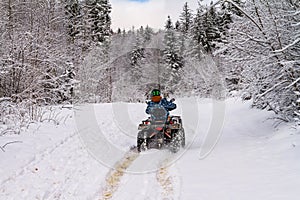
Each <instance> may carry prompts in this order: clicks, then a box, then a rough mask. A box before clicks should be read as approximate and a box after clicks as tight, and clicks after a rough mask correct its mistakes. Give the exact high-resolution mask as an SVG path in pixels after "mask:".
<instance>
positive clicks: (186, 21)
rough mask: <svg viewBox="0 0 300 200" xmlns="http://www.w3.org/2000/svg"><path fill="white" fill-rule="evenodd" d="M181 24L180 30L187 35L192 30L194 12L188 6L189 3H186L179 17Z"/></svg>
mask: <svg viewBox="0 0 300 200" xmlns="http://www.w3.org/2000/svg"><path fill="white" fill-rule="evenodd" d="M179 19H180V21H179V23H180V30H181V32H182V33H184V34H187V33H188V32H189V30H190V28H191V24H192V19H193V16H192V11H191V9H190V8H189V6H188V3H187V2H186V3H185V4H184V6H183V11H182V12H181V14H180V16H179Z"/></svg>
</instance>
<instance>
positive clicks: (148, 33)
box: [144, 25, 154, 43]
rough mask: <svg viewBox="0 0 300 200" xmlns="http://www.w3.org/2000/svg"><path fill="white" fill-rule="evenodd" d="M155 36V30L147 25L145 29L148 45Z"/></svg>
mask: <svg viewBox="0 0 300 200" xmlns="http://www.w3.org/2000/svg"><path fill="white" fill-rule="evenodd" d="M153 34H154V31H153V29H152V28H150V27H149V26H148V25H147V26H146V28H145V34H144V41H145V42H146V43H148V42H150V41H151V38H152V36H153Z"/></svg>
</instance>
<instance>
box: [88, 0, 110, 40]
mask: <svg viewBox="0 0 300 200" xmlns="http://www.w3.org/2000/svg"><path fill="white" fill-rule="evenodd" d="M86 6H87V9H88V11H87V13H88V19H87V20H88V25H89V27H88V31H89V34H90V37H91V40H92V41H93V42H95V43H98V44H103V43H105V42H107V41H108V40H109V39H108V38H109V36H110V35H111V32H110V31H111V30H110V25H111V18H110V16H109V14H110V12H111V5H110V4H109V2H108V0H87V2H86Z"/></svg>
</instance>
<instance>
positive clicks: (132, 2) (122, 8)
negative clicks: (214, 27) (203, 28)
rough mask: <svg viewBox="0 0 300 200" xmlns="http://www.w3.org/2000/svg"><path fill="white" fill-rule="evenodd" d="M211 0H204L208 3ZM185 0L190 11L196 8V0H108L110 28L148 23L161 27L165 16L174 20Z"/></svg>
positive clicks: (130, 26) (138, 25) (154, 26)
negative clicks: (109, 4) (110, 10)
mask: <svg viewBox="0 0 300 200" xmlns="http://www.w3.org/2000/svg"><path fill="white" fill-rule="evenodd" d="M210 1H211V0H204V1H203V2H204V3H205V4H208V3H209V2H210ZM185 2H188V5H189V7H190V9H191V10H192V11H195V10H196V8H197V0H110V3H111V5H112V13H111V18H112V29H113V30H116V29H117V28H121V29H123V28H125V29H126V30H128V29H131V28H132V26H134V27H135V28H139V27H140V26H144V27H145V26H146V25H149V26H150V27H152V28H155V29H159V28H163V27H164V24H165V21H166V20H167V16H168V15H170V17H171V19H172V21H173V22H175V21H176V20H177V19H178V17H179V15H180V13H181V11H182V9H183V5H184V3H185Z"/></svg>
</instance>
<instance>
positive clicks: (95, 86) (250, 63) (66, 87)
mask: <svg viewBox="0 0 300 200" xmlns="http://www.w3.org/2000/svg"><path fill="white" fill-rule="evenodd" d="M0 9H1V13H0V127H1V128H0V135H4V134H6V133H8V132H13V133H20V131H21V130H23V128H26V127H27V126H28V125H29V124H30V123H32V122H36V121H40V120H41V118H42V116H43V111H42V110H43V109H44V108H45V107H47V108H49V109H51V106H55V105H61V104H64V105H65V104H76V103H111V102H143V101H145V99H146V98H147V94H148V93H149V91H150V90H151V89H153V88H154V87H159V88H160V89H162V91H164V93H165V96H168V95H171V96H175V97H189V96H197V97H200V98H215V99H219V100H223V99H224V98H227V97H230V96H239V97H240V98H242V99H243V100H245V101H246V100H250V101H251V102H252V106H253V107H254V108H259V109H265V110H269V111H271V112H274V113H275V114H276V116H277V119H278V120H279V121H281V122H295V123H296V124H299V123H300V119H299V117H300V86H299V85H300V2H299V1H298V0H219V1H214V2H212V3H211V4H209V5H204V3H203V2H202V1H201V0H199V1H198V7H197V8H193V9H191V8H190V7H189V5H188V3H184V2H183V5H182V10H181V14H180V17H179V19H173V18H171V16H169V17H167V18H166V19H165V26H164V27H161V28H160V29H159V30H156V29H153V28H151V27H149V26H148V25H147V24H146V25H145V26H142V27H132V28H131V29H129V30H125V29H123V30H122V29H120V28H119V29H117V30H112V29H111V16H110V15H111V11H112V9H113V7H112V6H111V4H110V2H109V0H66V1H61V0H57V1H46V0H2V1H1V2H0Z"/></svg>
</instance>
